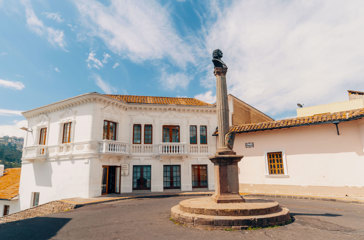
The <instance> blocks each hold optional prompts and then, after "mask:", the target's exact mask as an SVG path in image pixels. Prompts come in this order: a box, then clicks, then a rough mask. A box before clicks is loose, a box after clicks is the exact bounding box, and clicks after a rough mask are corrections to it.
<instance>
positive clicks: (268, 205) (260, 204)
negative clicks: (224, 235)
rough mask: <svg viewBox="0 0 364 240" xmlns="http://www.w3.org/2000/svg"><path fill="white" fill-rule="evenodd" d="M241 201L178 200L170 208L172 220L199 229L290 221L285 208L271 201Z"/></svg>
mask: <svg viewBox="0 0 364 240" xmlns="http://www.w3.org/2000/svg"><path fill="white" fill-rule="evenodd" d="M245 200H246V202H243V203H216V202H215V201H214V200H213V199H212V198H211V197H203V198H192V199H187V200H183V201H181V202H180V203H179V204H178V205H176V206H174V207H172V208H171V217H172V219H173V220H174V221H176V222H178V223H181V224H185V225H188V226H193V227H202V228H220V229H221V228H222V229H224V228H248V227H268V226H275V225H284V224H287V223H289V222H291V217H290V215H289V210H288V209H287V208H282V207H280V206H279V204H278V203H277V202H275V201H269V200H263V199H254V198H245Z"/></svg>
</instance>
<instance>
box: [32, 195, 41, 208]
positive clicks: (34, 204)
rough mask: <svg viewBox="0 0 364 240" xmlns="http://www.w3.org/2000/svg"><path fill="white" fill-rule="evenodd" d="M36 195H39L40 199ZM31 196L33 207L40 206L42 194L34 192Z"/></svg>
mask: <svg viewBox="0 0 364 240" xmlns="http://www.w3.org/2000/svg"><path fill="white" fill-rule="evenodd" d="M36 195H38V197H36ZM31 196H32V197H31V202H30V203H31V207H37V206H39V199H40V192H32V195H31Z"/></svg>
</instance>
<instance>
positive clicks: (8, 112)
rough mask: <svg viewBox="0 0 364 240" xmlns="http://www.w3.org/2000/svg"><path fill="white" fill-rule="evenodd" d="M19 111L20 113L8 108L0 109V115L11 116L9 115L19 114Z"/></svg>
mask: <svg viewBox="0 0 364 240" xmlns="http://www.w3.org/2000/svg"><path fill="white" fill-rule="evenodd" d="M21 113H22V111H17V110H9V109H0V116H11V115H18V116H21Z"/></svg>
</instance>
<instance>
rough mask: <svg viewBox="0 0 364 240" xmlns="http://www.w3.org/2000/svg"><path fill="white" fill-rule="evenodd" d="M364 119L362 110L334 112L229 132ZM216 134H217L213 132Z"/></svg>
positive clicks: (239, 128)
mask: <svg viewBox="0 0 364 240" xmlns="http://www.w3.org/2000/svg"><path fill="white" fill-rule="evenodd" d="M360 118H364V108H360V109H355V110H350V111H343V112H336V113H321V114H315V115H313V116H306V117H297V118H290V119H283V120H278V121H271V122H263V123H250V124H242V125H237V126H232V127H231V128H230V132H235V133H242V132H253V131H264V130H272V129H279V128H290V127H299V126H306V125H316V124H325V123H333V122H334V121H339V122H343V121H351V120H355V119H360ZM215 134H217V132H215Z"/></svg>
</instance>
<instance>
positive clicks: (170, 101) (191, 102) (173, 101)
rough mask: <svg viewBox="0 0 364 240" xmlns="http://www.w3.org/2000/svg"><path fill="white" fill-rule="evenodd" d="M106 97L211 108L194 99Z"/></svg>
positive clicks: (124, 100) (146, 102) (123, 100)
mask: <svg viewBox="0 0 364 240" xmlns="http://www.w3.org/2000/svg"><path fill="white" fill-rule="evenodd" d="M105 95H106V96H108V97H112V98H115V99H117V100H119V101H122V102H126V103H142V104H172V105H186V106H213V105H212V104H209V103H206V102H203V101H201V100H198V99H195V98H183V97H151V96H133V95H111V94H105Z"/></svg>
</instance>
